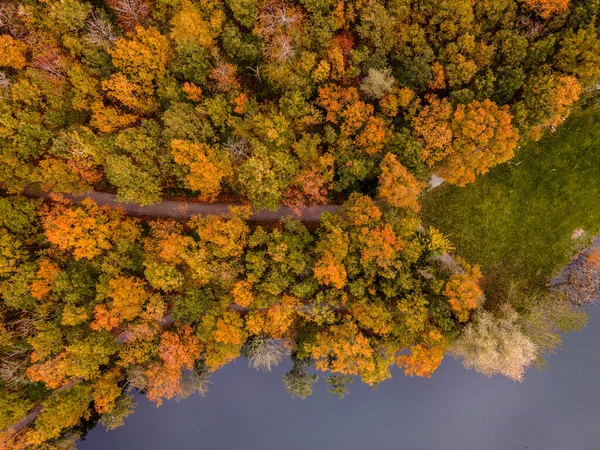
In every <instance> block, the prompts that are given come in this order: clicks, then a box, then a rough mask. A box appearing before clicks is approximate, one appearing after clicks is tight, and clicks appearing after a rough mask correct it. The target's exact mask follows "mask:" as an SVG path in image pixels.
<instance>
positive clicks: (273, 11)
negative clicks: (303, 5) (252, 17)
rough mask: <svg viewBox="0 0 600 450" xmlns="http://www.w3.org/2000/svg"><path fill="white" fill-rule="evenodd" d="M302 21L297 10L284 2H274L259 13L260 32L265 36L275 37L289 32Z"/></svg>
mask: <svg viewBox="0 0 600 450" xmlns="http://www.w3.org/2000/svg"><path fill="white" fill-rule="evenodd" d="M301 19H302V14H301V12H300V10H298V9H297V8H295V7H293V6H291V5H288V4H286V3H284V2H272V3H269V4H267V5H265V6H264V7H263V8H262V9H261V11H260V12H259V13H258V31H259V33H260V34H262V35H264V36H267V37H269V36H274V35H276V34H278V33H281V32H285V31H288V30H289V29H291V28H292V27H293V26H294V25H295V24H297V23H299V22H300V20H301Z"/></svg>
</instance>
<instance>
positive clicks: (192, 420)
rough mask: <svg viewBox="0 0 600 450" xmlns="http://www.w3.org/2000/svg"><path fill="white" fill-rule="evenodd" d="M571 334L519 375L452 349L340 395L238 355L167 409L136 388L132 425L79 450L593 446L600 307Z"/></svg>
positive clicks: (599, 396)
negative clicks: (490, 372)
mask: <svg viewBox="0 0 600 450" xmlns="http://www.w3.org/2000/svg"><path fill="white" fill-rule="evenodd" d="M589 312H590V316H591V317H590V320H589V322H588V325H587V326H586V327H585V328H584V329H583V330H582V331H581V332H580V333H573V334H571V335H568V336H566V337H565V342H564V344H563V346H562V347H561V348H560V349H559V351H558V352H557V353H556V354H554V355H551V356H550V357H549V358H548V366H549V367H548V369H545V370H543V371H541V372H538V371H536V370H535V369H534V370H530V371H529V372H528V373H527V375H526V378H525V381H524V382H523V383H514V382H511V381H509V380H507V379H503V378H486V377H484V376H482V375H479V374H477V373H476V372H474V371H471V370H465V369H464V368H463V367H462V365H461V363H460V362H458V361H455V360H453V359H452V358H446V359H445V360H444V361H443V363H442V365H441V367H440V368H439V369H438V370H437V371H436V372H435V373H434V375H433V377H432V378H431V379H422V378H410V377H406V376H404V374H403V373H402V372H401V371H400V370H398V369H396V370H394V372H393V375H394V377H393V378H392V379H391V380H387V381H385V382H384V383H383V384H382V385H381V386H380V387H379V388H378V390H376V391H373V390H371V389H369V387H368V386H366V385H364V384H362V383H360V382H359V381H355V382H354V383H353V384H352V385H350V392H351V393H350V395H348V396H347V397H346V398H345V399H339V398H338V397H336V396H335V395H332V394H329V393H328V392H327V391H326V385H325V382H324V379H323V377H321V379H320V380H319V382H317V383H316V384H315V388H314V393H313V395H312V396H311V397H308V398H307V399H306V400H300V399H297V398H296V399H292V398H290V397H289V396H288V394H287V392H286V390H285V388H284V386H283V383H282V381H281V376H282V375H283V374H284V373H285V372H286V371H287V370H289V367H290V366H291V363H289V362H288V363H287V364H282V365H280V366H279V367H278V368H277V369H276V370H275V371H273V372H271V373H264V372H257V371H255V370H253V369H250V368H248V367H247V362H246V360H245V359H242V358H240V359H238V360H237V361H236V362H235V363H234V364H230V365H229V366H226V367H225V368H223V369H221V370H220V371H218V372H216V373H215V374H213V376H212V378H211V381H212V384H211V386H210V389H209V392H208V394H207V395H206V397H201V396H199V395H194V396H192V397H189V398H188V399H186V400H182V401H180V402H176V401H166V402H165V403H164V404H163V405H162V406H161V407H160V408H157V407H156V406H155V405H154V404H152V403H150V402H148V401H147V400H145V398H144V397H143V396H141V395H137V401H138V406H137V409H136V412H135V413H134V414H133V415H132V416H130V417H129V418H127V419H126V420H125V426H123V427H121V428H118V429H116V430H113V431H110V432H106V431H105V430H104V428H103V427H102V426H98V427H97V428H96V429H94V430H92V431H91V432H90V433H89V434H88V436H87V437H86V439H85V441H82V442H79V444H78V448H80V449H81V450H100V449H111V450H120V449H123V450H125V449H128V450H131V449H145V450H149V449H181V450H186V449H195V450H198V449H210V450H221V449H223V450H226V449H233V450H238V449H243V450H283V449H311V450H321V449H323V450H338V449H339V450H364V449H377V450H379V449H380V450H387V449H389V450H404V449H406V450H433V449H444V450H470V449H474V450H475V449H477V450H481V449H486V450H496V449H498V450H507V449H538V450H549V449H557V450H559V449H560V450H593V449H600V357H599V353H600V352H599V350H598V343H600V310H598V308H595V307H591V308H590V309H589Z"/></svg>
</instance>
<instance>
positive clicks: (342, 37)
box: [0, 0, 600, 448]
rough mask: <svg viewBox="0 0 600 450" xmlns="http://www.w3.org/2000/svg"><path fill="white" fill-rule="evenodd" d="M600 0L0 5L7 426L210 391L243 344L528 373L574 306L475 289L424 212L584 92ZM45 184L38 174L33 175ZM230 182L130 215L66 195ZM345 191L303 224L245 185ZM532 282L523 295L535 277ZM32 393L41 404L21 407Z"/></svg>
mask: <svg viewBox="0 0 600 450" xmlns="http://www.w3.org/2000/svg"><path fill="white" fill-rule="evenodd" d="M598 9H599V6H598V5H597V2H596V1H592V0H488V1H476V0H449V1H446V2H440V1H437V0H415V1H411V0H389V1H375V0H370V1H369V0H339V1H331V0H299V1H291V0H290V1H284V0H223V1H218V0H106V1H104V0H89V1H83V0H43V1H34V0H21V1H5V2H2V3H1V4H0V189H1V192H2V197H1V198H0V299H1V303H0V388H1V389H0V429H4V430H6V431H5V433H4V436H3V438H4V440H5V441H6V442H7V443H8V444H7V445H8V446H9V448H37V447H39V448H59V447H60V446H61V445H63V444H64V443H66V442H70V441H73V440H75V439H77V437H78V436H79V435H80V434H81V433H83V432H84V431H85V429H86V427H89V426H91V424H94V423H96V422H98V421H100V422H101V423H103V424H104V425H105V426H106V427H107V428H108V429H112V428H115V427H117V426H119V425H121V424H122V423H123V418H124V417H125V416H127V415H128V414H130V413H131V412H132V411H133V408H134V403H133V400H132V398H131V396H130V391H131V389H134V388H135V389H137V390H139V391H141V392H143V393H144V394H145V395H146V396H147V397H148V398H149V399H150V400H152V401H154V402H156V403H157V404H160V403H161V402H162V401H163V400H164V399H171V398H184V397H186V396H188V395H190V394H191V393H193V392H198V391H199V392H200V393H204V392H205V391H206V386H207V378H208V376H209V374H210V373H212V372H214V371H216V370H218V369H219V368H220V367H222V366H224V365H226V364H228V363H230V362H231V361H233V360H235V359H236V358H238V357H240V356H244V357H246V358H247V359H248V360H249V363H250V365H251V366H253V367H255V368H259V369H265V370H270V369H271V367H273V366H274V365H276V364H277V363H278V362H279V361H281V360H282V359H283V358H284V357H286V356H289V357H291V358H292V360H293V363H294V365H293V368H292V370H290V372H289V373H287V374H286V375H285V376H284V379H283V383H284V385H285V386H286V388H287V389H288V391H289V392H290V394H291V395H293V396H298V397H301V398H304V397H306V396H307V395H309V394H310V393H311V391H312V388H311V385H312V383H313V382H314V381H315V380H316V378H317V375H316V374H314V373H312V372H311V370H312V369H313V368H314V369H316V371H317V372H325V373H326V374H327V375H326V376H327V377H328V379H327V382H328V384H329V385H330V391H332V392H334V393H337V394H340V395H342V396H343V395H344V393H345V392H346V388H345V384H346V383H347V382H348V381H349V380H351V379H352V378H350V377H351V376H357V377H360V378H361V379H362V380H363V381H364V382H366V383H368V384H369V385H371V386H376V385H377V384H378V383H381V382H382V381H384V380H385V379H387V378H389V377H390V376H391V372H390V368H391V367H392V366H397V367H400V368H401V369H403V370H404V372H405V373H406V374H407V375H410V376H424V377H429V376H431V375H432V373H433V372H434V371H435V369H436V368H437V367H438V366H439V364H440V363H441V361H442V359H443V358H444V355H445V354H447V353H449V352H450V353H452V354H453V355H455V356H457V357H460V358H462V359H463V360H464V363H465V366H467V367H472V368H475V369H476V370H478V371H480V372H482V373H484V374H486V375H496V374H501V375H505V376H508V377H509V378H511V379H514V380H521V379H522V377H523V373H524V371H525V369H526V368H528V367H529V366H531V365H532V364H534V363H536V362H539V361H540V357H541V355H542V354H543V353H545V352H547V351H549V350H551V348H552V347H553V346H554V345H556V344H557V343H558V342H559V340H560V338H559V336H558V334H557V333H558V332H560V331H566V330H572V329H575V328H577V326H578V325H580V324H581V323H583V322H584V321H585V317H584V313H583V312H582V310H581V309H580V307H579V306H578V305H576V304H573V303H576V302H571V301H569V300H568V299H565V298H563V297H561V296H557V295H550V294H548V293H545V292H537V291H535V292H527V293H525V292H520V293H519V296H520V297H519V298H518V299H517V300H515V301H514V302H512V303H511V302H510V301H508V299H507V300H506V301H504V302H499V303H498V302H495V303H494V304H490V302H486V296H485V276H486V274H485V273H482V272H481V270H480V268H479V267H477V266H476V265H473V264H470V263H469V261H464V260H462V259H460V258H458V257H455V256H453V255H452V250H453V248H452V245H451V243H450V242H449V241H448V240H447V239H446V238H445V237H444V236H443V235H442V234H441V233H440V232H438V231H437V230H436V229H434V228H432V227H427V226H424V225H423V224H422V223H421V219H420V217H419V212H420V204H421V195H422V194H423V193H424V192H425V191H426V190H427V188H428V181H429V179H430V177H431V176H432V175H436V176H438V177H442V178H443V179H444V180H445V181H446V182H448V183H452V184H456V185H459V186H464V185H465V184H468V183H471V182H473V181H475V178H476V176H477V175H480V174H484V173H486V172H487V171H488V170H489V169H490V168H491V167H493V166H495V165H497V164H500V163H504V162H506V161H509V160H511V158H513V156H514V154H515V151H516V149H517V148H518V147H519V146H520V145H522V144H524V143H526V142H528V141H532V140H538V139H540V138H541V137H542V136H543V135H544V134H545V133H549V132H553V131H554V130H555V129H556V127H558V126H559V125H560V124H561V123H562V122H563V121H564V120H565V119H566V118H567V117H568V116H569V114H570V113H571V112H572V111H573V110H576V109H578V108H584V107H586V106H588V105H590V104H592V103H593V102H594V99H595V98H596V96H597V92H598V86H599V83H600V40H599V39H598V34H597V31H596V27H597V25H598V23H597V22H598V12H599V11H598ZM24 191H25V192H26V193H28V194H31V193H39V192H50V193H51V194H50V195H49V197H50V200H45V201H42V200H33V199H29V198H26V197H25V196H23V195H22V194H23V192H24ZM92 191H98V192H106V193H114V194H116V198H117V199H118V200H120V201H124V202H132V203H137V204H141V205H149V204H154V203H160V202H161V201H163V200H165V199H184V200H186V201H195V202H222V203H228V204H236V205H244V206H232V207H231V209H230V216H229V218H228V219H224V218H219V217H214V216H207V217H200V216H198V217H194V218H193V219H191V220H190V221H187V222H185V223H184V222H181V221H180V222H178V221H176V220H167V219H153V218H142V219H140V218H133V217H129V216H127V215H125V214H124V213H123V212H122V211H120V210H118V209H111V208H108V207H104V206H99V205H98V204H96V203H94V202H93V201H92V200H90V199H87V200H84V201H82V202H79V203H72V202H70V201H68V200H66V199H65V198H64V197H62V196H61V195H60V194H85V193H88V192H92ZM331 203H336V204H343V205H342V207H341V209H340V211H339V212H338V213H335V214H330V213H325V214H324V215H323V216H322V217H321V222H320V224H319V226H318V228H316V229H314V227H313V228H309V227H307V226H306V224H303V223H302V222H300V221H297V220H291V219H284V220H282V221H281V222H279V223H277V224H274V225H269V226H267V225H265V224H257V223H253V222H251V221H249V220H248V219H249V217H250V212H251V210H252V209H253V208H254V209H261V208H270V209H277V208H278V207H279V206H281V205H286V206H292V207H294V208H301V207H303V206H307V205H319V204H331ZM525 297H526V298H525ZM28 413H33V416H34V417H33V419H32V420H26V419H25V418H26V416H27V414H28Z"/></svg>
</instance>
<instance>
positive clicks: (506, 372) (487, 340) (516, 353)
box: [451, 305, 538, 381]
mask: <svg viewBox="0 0 600 450" xmlns="http://www.w3.org/2000/svg"><path fill="white" fill-rule="evenodd" d="M518 317H519V316H518V314H517V313H516V312H515V311H514V310H513V309H512V308H511V307H510V306H508V305H506V306H505V307H504V308H503V309H502V312H501V314H500V315H499V316H495V315H494V314H492V313H491V312H489V311H485V310H481V311H478V312H477V314H476V315H475V317H474V320H473V321H472V322H471V323H469V324H468V325H467V326H466V327H465V329H464V330H463V332H462V334H461V336H460V337H459V338H458V339H457V340H456V342H455V343H454V345H453V347H452V348H451V353H452V354H453V355H454V356H455V357H457V358H461V359H462V360H463V365H464V366H465V367H466V368H467V369H475V370H476V371H477V372H479V373H482V374H484V375H487V376H493V375H503V376H505V377H508V378H510V379H511V380H514V381H523V375H524V374H525V370H526V369H527V368H528V367H529V366H531V365H532V364H533V363H534V362H535V360H536V358H537V350H538V349H537V346H536V345H535V344H534V343H533V342H532V341H531V339H529V338H528V337H527V336H526V335H525V334H524V333H523V332H522V330H521V327H520V326H519V323H518Z"/></svg>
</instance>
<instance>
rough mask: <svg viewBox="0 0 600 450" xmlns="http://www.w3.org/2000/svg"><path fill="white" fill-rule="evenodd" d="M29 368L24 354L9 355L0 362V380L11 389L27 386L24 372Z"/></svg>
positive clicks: (27, 379)
mask: <svg viewBox="0 0 600 450" xmlns="http://www.w3.org/2000/svg"><path fill="white" fill-rule="evenodd" d="M28 366H29V361H28V356H27V354H26V353H22V352H20V353H17V354H16V353H14V352H13V353H11V354H9V355H5V356H4V358H2V360H0V380H2V382H3V384H5V385H6V386H8V387H9V388H11V389H17V388H19V386H24V385H26V384H28V383H29V382H30V381H29V378H28V377H27V374H26V371H27V367H28Z"/></svg>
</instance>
